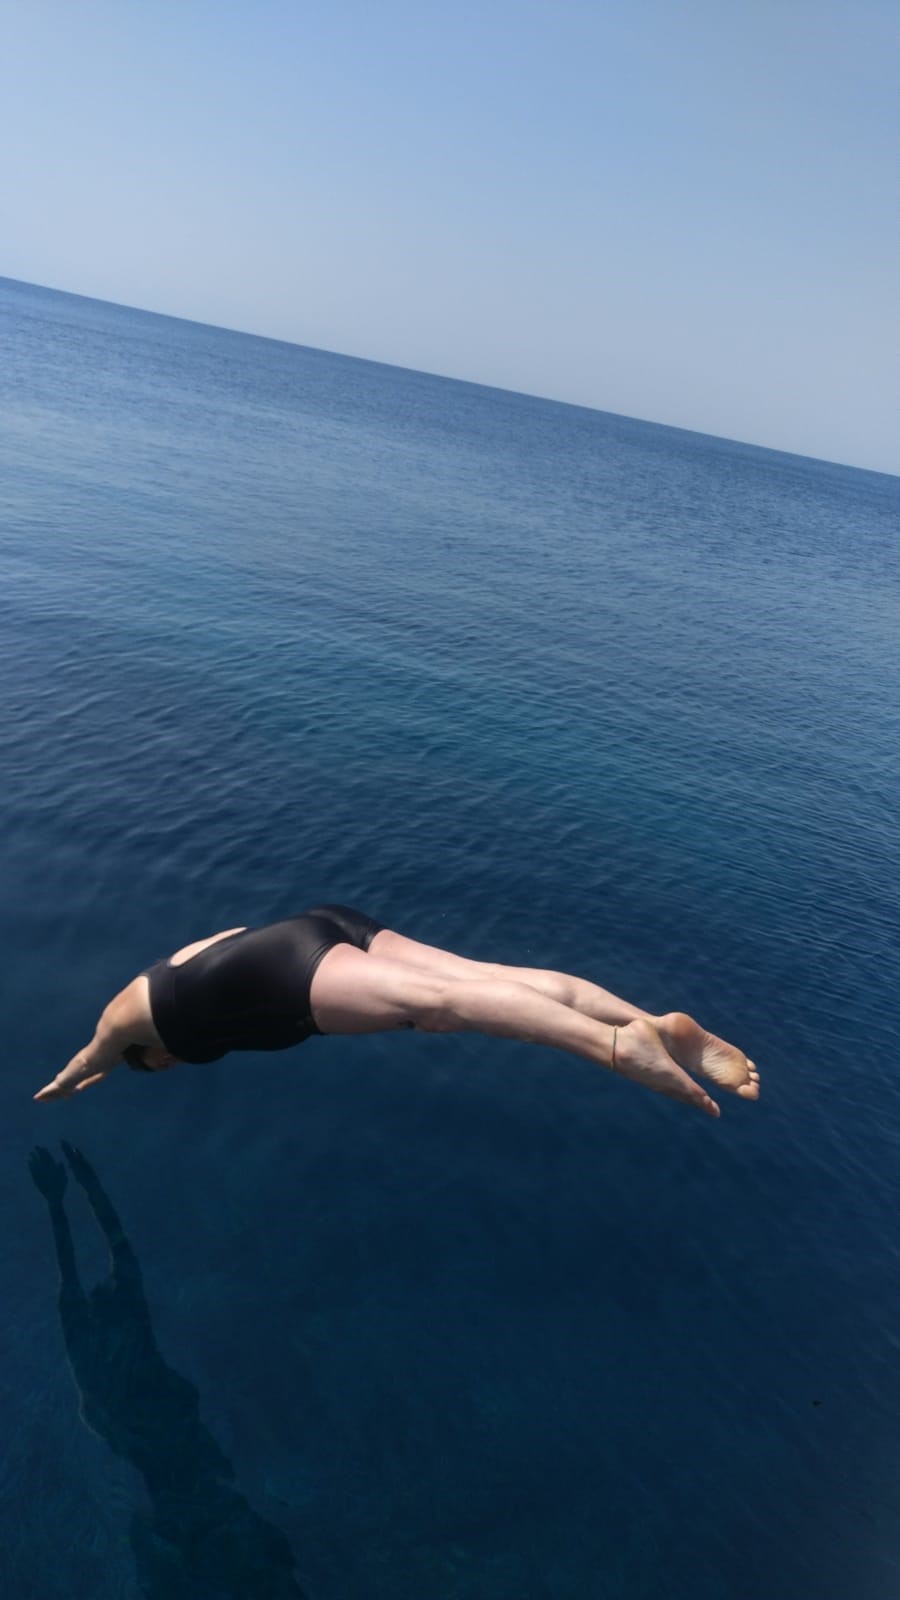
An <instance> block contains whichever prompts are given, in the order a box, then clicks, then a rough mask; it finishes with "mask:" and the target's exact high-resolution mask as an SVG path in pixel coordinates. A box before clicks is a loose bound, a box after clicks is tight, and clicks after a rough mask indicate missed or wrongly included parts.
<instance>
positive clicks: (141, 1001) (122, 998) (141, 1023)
mask: <svg viewBox="0 0 900 1600" xmlns="http://www.w3.org/2000/svg"><path fill="white" fill-rule="evenodd" d="M97 1038H98V1039H99V1040H101V1041H103V1043H104V1044H110V1045H111V1044H114V1043H115V1042H117V1041H121V1040H124V1041H125V1042H126V1043H133V1044H143V1043H146V1044H151V1043H153V1042H154V1041H155V1038H156V1029H155V1028H154V1026H153V1013H152V1011H151V1009H150V981H149V979H148V977H147V975H146V973H143V972H142V973H141V974H140V976H139V977H137V978H132V980H131V982H130V983H127V984H126V985H125V988H124V989H120V990H119V993H118V994H117V995H114V996H113V998H112V999H111V1000H110V1002H109V1004H108V1005H107V1006H106V1007H104V1010H103V1013H102V1015H101V1017H100V1020H99V1022H98V1023H97Z"/></svg>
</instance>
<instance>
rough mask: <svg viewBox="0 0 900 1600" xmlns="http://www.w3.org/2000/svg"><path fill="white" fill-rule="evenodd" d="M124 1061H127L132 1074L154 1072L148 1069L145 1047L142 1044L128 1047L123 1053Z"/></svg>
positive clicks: (150, 1068)
mask: <svg viewBox="0 0 900 1600" xmlns="http://www.w3.org/2000/svg"><path fill="white" fill-rule="evenodd" d="M122 1060H123V1061H127V1063H128V1065H129V1066H130V1068H131V1070H132V1072H152V1071H153V1068H152V1067H148V1065H147V1063H146V1061H145V1060H144V1046H143V1045H142V1044H129V1045H126V1047H125V1049H124V1050H123V1051H122Z"/></svg>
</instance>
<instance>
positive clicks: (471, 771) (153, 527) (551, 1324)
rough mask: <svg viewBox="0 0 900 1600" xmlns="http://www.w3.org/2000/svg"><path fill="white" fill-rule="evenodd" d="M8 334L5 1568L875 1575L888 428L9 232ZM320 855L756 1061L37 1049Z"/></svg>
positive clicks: (423, 1586)
mask: <svg viewBox="0 0 900 1600" xmlns="http://www.w3.org/2000/svg"><path fill="white" fill-rule="evenodd" d="M0 352H2V360H0V616H2V636H0V640H2V642H0V652H2V653H0V668H2V671H0V699H2V721H0V739H2V768H0V771H2V779H3V781H2V785H0V821H2V829H0V838H2V841H3V855H4V860H3V883H4V892H3V895H2V900H0V922H2V934H3V951H4V955H3V976H4V983H3V1038H4V1044H5V1047H6V1052H5V1053H6V1070H5V1072H4V1074H3V1076H2V1112H0V1114H2V1123H3V1129H4V1160H3V1162H2V1166H0V1192H2V1201H3V1215H4V1219H5V1226H4V1228H3V1235H2V1241H0V1440H2V1445H0V1506H2V1519H3V1527H2V1538H0V1546H2V1554H0V1568H2V1569H4V1570H0V1580H2V1581H0V1591H2V1593H4V1594H16V1595H17V1596H23V1597H26V1596H27V1597H33V1600H56V1597H59V1600H81V1597H84V1600H113V1597H116V1600H119V1597H125V1596H129V1597H130V1596H139V1595H146V1596H152V1597H153V1600H207V1597H210V1600H212V1597H216V1600H218V1597H220V1596H221V1597H232V1596H234V1597H240V1600H255V1597H268V1596H277V1597H282V1596H284V1597H288V1596H293V1597H297V1596H306V1597H307V1600H886V1597H887V1596H889V1595H892V1594H894V1593H897V1592H898V1585H900V1248H898V1224H897V1216H898V1169H900V1078H898V1070H900V1062H898V1046H897V1041H898V1038H900V998H898V992H897V957H898V944H900V936H898V907H897V897H896V896H897V883H898V869H900V830H898V827H897V820H896V814H897V799H898V794H900V787H898V778H900V772H898V768H900V755H898V751H900V711H898V708H900V652H898V632H900V630H898V600H900V594H898V588H900V583H898V573H900V565H898V562H897V554H896V530H897V520H896V519H897V511H898V502H900V493H898V490H900V485H898V481H897V480H895V479H890V478H884V477H879V476H877V475H874V474H871V473H864V472H858V471H852V470H850V469H846V468H841V467H837V466H830V465H827V464H825V463H822V462H815V461H808V460H803V459H799V458H797V457H791V456H785V455H779V454H776V453H772V452H767V451H763V450H758V449H752V448H750V447H745V446H741V445H737V444H732V443H728V442H725V441H722V440H717V439H710V438H704V437H702V436H699V435H697V434H688V433H682V432H679V431H676V430H672V429H667V428H659V427H654V426H650V425H648V424H645V423H638V422H632V421H628V420H626V419H624V418H621V417H614V416H608V415H604V414H601V413H596V412H589V411H585V410H580V409H577V408H573V407H565V406H560V405H554V404H550V403H548V402H544V401H540V400H535V399H529V398H526V397H523V396H519V395H512V394H507V393H502V392H498V391H494V390H488V389H483V388H477V387H474V386H469V385H466V384H460V383H453V382H448V381H445V380H441V379H438V378H433V377H428V376H424V375H422V374H418V373H412V372H405V371H401V370H397V369H392V368H387V367H381V366H376V365H372V364H369V363H365V362H358V361H352V360H349V359H345V358H339V357H336V356H332V355H327V354H324V353H323V352H321V351H316V350H307V349H299V348H295V347H291V346H288V345H283V344H278V343H273V342H268V341H263V340H259V339H254V338H250V337H247V336H243V335H240V334H236V333H226V332H222V331H221V330H219V329H214V328H208V327H201V326H197V325H194V324H190V323H185V322H178V321H173V320H170V319H167V318H163V317H155V316H150V315H147V314H143V313H139V312H134V311H130V310H126V309H123V308H120V307H113V306H109V305H104V304H101V303H98V302H93V301H88V300H83V299H78V298H75V297H71V296H67V295H60V294H56V293H51V292H49V291H46V290H39V289H35V288H32V287H28V286H26V285H23V284H14V283H10V282H8V281H0ZM316 900H346V901H349V902H351V903H357V904H359V905H361V906H362V907H363V908H364V909H366V910H369V911H371V912H372V914H373V915H376V916H378V917H380V918H381V919H382V920H384V921H386V922H389V923H390V924H392V925H393V926H396V927H399V928H400V929H402V930H403V931H406V932H408V933H411V934H412V935H413V936H417V937H420V938H424V939H426V940H430V941H433V942H438V943H444V944H449V945H451V946H453V947H456V948H459V949H462V950H463V951H465V952H467V953H471V954H473V955H477V956H486V957H496V958H499V959H502V960H508V961H513V962H517V961H518V962H526V963H528V964H540V965H548V966H553V967H562V968H568V969H573V970H576V971H578V972H581V973H583V974H585V975H587V976H595V977H596V978H597V979H598V980H600V981H602V982H603V983H605V984H606V985H607V986H608V987H611V988H613V989H617V990H618V991H619V992H623V993H625V994H626V995H628V996H629V997H631V998H633V999H635V1000H638V1001H640V1002H642V1003H643V1004H646V1005H648V1006H649V1007H651V1008H653V1009H658V1010H664V1009H667V1008H671V1007H675V1006H679V1007H683V1008H685V1009H688V1010H692V1011H694V1012H695V1013H696V1014H697V1015H699V1016H700V1017H701V1018H702V1019H703V1020H704V1021H705V1022H707V1024H708V1025H709V1026H711V1027H713V1028H715V1029H716V1030H718V1031H721V1032H724V1033H726V1034H727V1035H730V1036H731V1037H733V1038H735V1039H736V1040H738V1041H739V1042H740V1043H742V1044H743V1045H745V1047H746V1048H747V1049H748V1050H750V1052H751V1053H752V1054H753V1055H754V1056H755V1057H756V1059H757V1061H758V1062H759V1064H760V1066H761V1068H762V1069H763V1071H764V1074H765V1091H766V1092H765V1098H764V1099H763V1101H762V1102H761V1103H760V1104H759V1106H757V1107H754V1106H748V1105H746V1104H744V1103H742V1102H736V1101H734V1100H729V1101H727V1103H724V1104H723V1116H722V1119H721V1121H720V1123H718V1124H715V1125H714V1124H713V1123H711V1122H710V1121H709V1120H707V1119H705V1118H703V1117H700V1116H697V1115H693V1114H692V1113H690V1112H688V1111H686V1110H685V1109H684V1108H682V1107H679V1106H676V1105H673V1104H670V1103H668V1102H665V1101H662V1100H660V1099H658V1098H655V1097H653V1096H651V1095H649V1094H647V1093H645V1092H642V1091H640V1090H638V1089H635V1088H634V1087H632V1086H630V1085H628V1084H625V1083H622V1082H621V1081H616V1080H614V1079H613V1078H611V1077H610V1076H609V1075H608V1074H605V1073H603V1072H602V1071H598V1070H597V1069H595V1068H591V1067H590V1066H589V1065H588V1064H587V1063H585V1062H582V1061H578V1060H575V1059H572V1058H569V1057H566V1056H563V1055H557V1054H553V1053H552V1052H549V1051H542V1050H539V1049H536V1048H531V1047H528V1046H525V1045H515V1044H513V1043H507V1042H505V1041H504V1042H501V1041H496V1040H483V1039H478V1038H475V1037H459V1038H453V1037H441V1038H427V1037H423V1036H415V1035H403V1036H401V1037H389V1038H388V1037H384V1038H371V1039H358V1040H352V1041H342V1040H330V1041H326V1040H313V1041H311V1042H310V1043H309V1044H308V1045H306V1046H304V1047H303V1048H302V1050H300V1051H297V1052H294V1053H293V1054H289V1053H286V1054H283V1055H278V1056H274V1057H255V1056H232V1057H230V1058H228V1059H227V1060H226V1061H224V1062H222V1063H220V1064H218V1065H216V1066H213V1067H209V1068H193V1069H190V1068H185V1069H183V1070H180V1071H176V1072H173V1073H171V1074H169V1075H167V1076H166V1077H165V1078H161V1079H157V1080H150V1079H145V1078H143V1077H141V1076H139V1075H137V1074H132V1073H127V1072H123V1073H121V1074H117V1075H115V1076H114V1077H113V1078H112V1079H111V1080H110V1082H109V1083H107V1084H106V1085H104V1086H102V1087H101V1088H100V1089H99V1090H96V1091H91V1092H90V1093H88V1094H86V1095H84V1096H82V1097H80V1098H79V1099H78V1100H77V1101H74V1102H72V1103H68V1104H63V1105H60V1106H52V1107H37V1106H35V1105H33V1104H32V1102H31V1098H30V1096H31V1094H32V1093H33V1091H34V1090H35V1089H36V1088H37V1087H38V1086H39V1085H40V1084H41V1083H43V1082H44V1081H45V1080H46V1078H47V1077H48V1076H50V1074H51V1072H52V1071H53V1070H55V1069H56V1068H57V1067H58V1066H60V1065H61V1064H63V1062H64V1061H65V1060H66V1059H67V1058H68V1056H69V1055H70V1054H71V1053H72V1052H73V1050H74V1049H75V1048H76V1047H77V1046H78V1045H79V1044H81V1043H83V1042H84V1041H85V1040H86V1038H87V1037H88V1036H89V1034H90V1031H91V1029H92V1025H93V1022H94V1019H95V1017H96V1015H97V1013H98V1011H99V1010H100V1009H101V1007H102V1005H103V1003H104V1002H105V1000H106V999H107V998H108V997H109V995H110V994H111V993H112V992H113V991H115V990H116V989H117V988H118V987H120V986H121V985H122V984H123V983H124V982H125V981H126V980H127V979H128V978H130V977H131V976H132V975H133V973H134V972H135V971H136V970H137V969H138V968H139V967H141V966H144V965H146V964H147V963H149V962H150V961H152V960H154V959H155V958H156V957H158V956H160V955H162V954H165V953H167V952H169V951H170V950H172V949H174V948H176V947H177V946H178V945H180V944H183V943H186V942H187V941H189V940H190V939H192V938H196V937H201V936H203V935H205V934H208V933H211V932H214V931H216V930H217V929H219V928H223V927H230V926H234V925H235V924H237V923H253V922H257V921H265V920H269V919H272V918H275V917H278V916H282V915H287V914H290V913H292V912H294V911H298V910H301V909H302V908H303V906H304V905H306V904H308V903H311V902H314V901H316ZM62 1140H68V1141H71V1142H72V1144H73V1145H74V1146H75V1147H77V1149H78V1150H80V1151H81V1152H82V1156H81V1157H79V1156H76V1155H73V1156H72V1157H71V1161H70V1162H69V1164H68V1166H67V1168H66V1170H67V1171H68V1181H67V1184H66V1186H65V1188H64V1189H63V1184H62V1171H63V1168H62V1167H61V1166H60V1165H59V1164H58V1163H59V1162H60V1160H61V1159H62V1154H63V1152H62V1147H61V1141H62ZM35 1146H40V1147H43V1149H44V1151H45V1152H49V1153H48V1154H47V1153H45V1154H44V1155H43V1156H38V1157H36V1158H34V1160H33V1161H32V1166H31V1168H29V1159H28V1158H29V1153H30V1152H31V1151H32V1150H33V1149H34V1147H35ZM108 1246H109V1247H110V1248H108ZM60 1274H61V1275H62V1277H61V1281H62V1292H61V1293H60V1287H59V1285H60Z"/></svg>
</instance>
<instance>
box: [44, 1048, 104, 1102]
mask: <svg viewBox="0 0 900 1600" xmlns="http://www.w3.org/2000/svg"><path fill="white" fill-rule="evenodd" d="M109 1070H111V1069H107V1071H109ZM106 1076H107V1072H97V1071H96V1070H95V1069H94V1070H92V1069H91V1068H90V1067H89V1066H88V1065H87V1063H86V1062H85V1061H82V1059H81V1057H80V1056H76V1058H75V1060H74V1061H70V1062H69V1065H68V1066H67V1067H63V1070H62V1072H58V1073H57V1074H56V1077H55V1078H54V1079H53V1081H52V1082H51V1083H47V1084H45V1085H44V1087H43V1089H39V1090H38V1092H37V1094H36V1095H35V1096H34V1098H35V1100H68V1099H69V1097H70V1095H73V1094H76V1093H77V1092H78V1090H79V1089H87V1088H89V1087H90V1085H91V1084H92V1083H99V1081H100V1079H101V1078H105V1077H106Z"/></svg>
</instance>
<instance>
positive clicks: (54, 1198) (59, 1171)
mask: <svg viewBox="0 0 900 1600" xmlns="http://www.w3.org/2000/svg"><path fill="white" fill-rule="evenodd" d="M28 1168H29V1171H30V1173H31V1176H32V1178H33V1179H34V1182H35V1185H36V1187H37V1188H38V1189H40V1191H41V1194H42V1195H43V1196H44V1199H45V1200H48V1201H49V1202H50V1204H51V1205H53V1204H58V1203H59V1201H60V1200H61V1199H62V1197H63V1195H64V1194H65V1192H66V1181H67V1180H66V1169H65V1167H64V1166H63V1164H62V1162H61V1161H54V1159H53V1157H52V1155H51V1154H50V1151H49V1150H44V1149H43V1148H42V1147H41V1146H40V1145H36V1146H35V1148H34V1149H33V1150H32V1152H31V1155H30V1156H29V1157H28Z"/></svg>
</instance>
